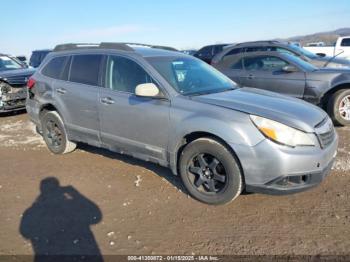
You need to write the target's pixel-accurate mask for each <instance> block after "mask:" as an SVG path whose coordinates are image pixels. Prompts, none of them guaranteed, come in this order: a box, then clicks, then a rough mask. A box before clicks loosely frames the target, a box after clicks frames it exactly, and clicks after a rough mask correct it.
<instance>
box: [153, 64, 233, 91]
mask: <svg viewBox="0 0 350 262" xmlns="http://www.w3.org/2000/svg"><path fill="white" fill-rule="evenodd" d="M147 60H148V61H149V62H150V63H151V65H153V67H154V68H155V69H156V70H157V71H158V72H159V73H160V74H161V75H162V76H163V77H164V78H165V79H166V80H167V81H168V83H169V84H170V85H171V86H172V87H173V88H174V89H175V90H176V91H177V92H179V93H180V94H182V95H201V94H210V93H219V92H224V91H228V90H233V89H235V88H236V84H235V83H234V82H233V81H231V80H230V79H229V78H227V77H226V76H224V75H223V74H221V73H220V72H219V71H217V70H216V69H214V68H212V67H211V66H209V65H208V64H206V63H205V62H202V61H200V60H198V59H195V58H187V57H180V58H178V57H151V58H147Z"/></svg>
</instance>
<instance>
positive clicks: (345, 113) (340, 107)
mask: <svg viewBox="0 0 350 262" xmlns="http://www.w3.org/2000/svg"><path fill="white" fill-rule="evenodd" d="M327 111H328V114H329V115H330V116H331V118H332V119H333V122H334V123H335V124H338V125H342V126H347V125H350V89H341V90H338V91H337V92H335V93H334V94H333V95H332V96H331V98H330V99H329V101H328V108H327Z"/></svg>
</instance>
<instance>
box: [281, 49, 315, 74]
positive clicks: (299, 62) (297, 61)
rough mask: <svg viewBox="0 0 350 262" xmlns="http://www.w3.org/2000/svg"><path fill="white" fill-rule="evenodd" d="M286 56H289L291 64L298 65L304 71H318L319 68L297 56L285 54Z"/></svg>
mask: <svg viewBox="0 0 350 262" xmlns="http://www.w3.org/2000/svg"><path fill="white" fill-rule="evenodd" d="M284 55H285V56H287V58H288V60H289V61H290V62H293V63H294V64H297V65H298V66H300V67H301V68H302V69H304V70H305V71H310V72H312V71H316V70H318V68H317V67H316V66H314V65H312V64H310V63H308V62H306V61H304V60H303V59H301V58H299V57H297V56H295V55H291V54H287V53H286V54H284Z"/></svg>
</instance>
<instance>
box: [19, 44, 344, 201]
mask: <svg viewBox="0 0 350 262" xmlns="http://www.w3.org/2000/svg"><path fill="white" fill-rule="evenodd" d="M26 107H27V111H28V113H29V115H30V117H31V119H32V121H33V122H34V123H35V124H36V125H37V128H38V130H39V131H40V133H41V134H42V135H43V137H44V139H45V141H46V144H47V146H48V148H49V149H50V150H51V151H52V152H53V153H56V154H64V153H69V152H71V151H73V150H74V149H75V148H76V143H77V142H83V143H87V144H90V145H93V146H97V147H102V148H107V149H110V150H112V151H114V152H118V153H123V154H124V153H125V154H128V155H131V156H133V157H136V158H139V159H143V160H146V161H151V162H154V163H157V164H160V165H162V166H166V167H169V168H170V169H171V170H172V172H173V173H174V174H175V175H177V174H179V175H180V176H181V178H182V181H183V183H184V185H185V187H186V189H187V190H188V192H189V193H190V194H191V195H192V196H193V197H194V198H196V199H198V200H200V201H203V202H205V203H208V204H223V203H227V202H230V201H232V200H233V199H235V198H236V197H237V196H239V195H240V193H241V192H242V191H243V190H245V191H247V192H261V193H268V194H287V193H294V192H299V191H303V190H306V189H309V188H311V187H313V186H316V185H318V184H319V183H321V181H322V180H323V179H324V178H325V177H326V176H327V175H328V174H329V173H330V170H331V167H332V164H333V161H334V158H335V156H336V152H337V145H338V137H337V134H336V131H335V129H334V126H333V124H332V122H331V120H330V119H329V117H328V116H327V114H326V113H325V112H324V111H322V110H321V109H319V108H318V107H316V106H313V105H311V104H309V103H307V102H304V101H301V100H297V99H294V98H290V97H286V96H283V95H279V94H276V93H272V92H268V91H262V90H258V89H252V88H238V87H237V86H236V84H235V83H234V82H232V81H231V80H230V79H228V78H227V77H225V76H224V75H223V74H221V73H219V72H218V71H216V70H215V69H214V68H212V67H211V66H209V65H207V64H206V63H204V62H202V61H200V60H198V59H196V58H193V57H191V56H188V55H185V54H181V53H178V52H171V51H165V50H158V49H154V48H145V47H143V48H141V47H136V46H132V45H128V44H121V43H101V44H97V45H87V46H86V45H79V44H66V45H59V46H57V47H56V48H55V50H54V52H52V53H51V54H49V55H48V56H47V57H46V59H45V60H44V62H43V63H42V65H41V66H40V67H39V69H38V70H37V71H36V73H35V74H34V75H33V76H32V77H31V78H30V80H29V81H28V97H27V104H26Z"/></svg>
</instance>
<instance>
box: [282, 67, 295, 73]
mask: <svg viewBox="0 0 350 262" xmlns="http://www.w3.org/2000/svg"><path fill="white" fill-rule="evenodd" d="M282 70H283V71H284V72H286V73H294V72H298V71H299V70H298V68H296V67H295V66H292V65H288V66H284V67H283V68H282Z"/></svg>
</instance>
